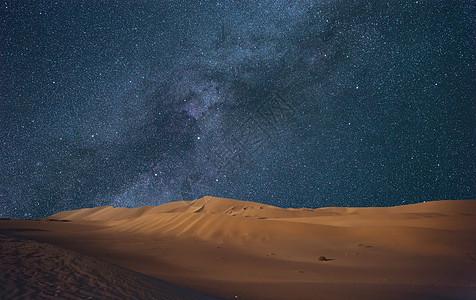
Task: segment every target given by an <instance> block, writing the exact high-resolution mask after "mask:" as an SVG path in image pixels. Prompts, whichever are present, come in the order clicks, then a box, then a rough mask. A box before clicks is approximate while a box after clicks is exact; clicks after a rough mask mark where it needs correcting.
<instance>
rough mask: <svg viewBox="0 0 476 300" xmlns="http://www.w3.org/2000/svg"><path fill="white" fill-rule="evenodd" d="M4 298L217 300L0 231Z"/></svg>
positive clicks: (1, 293) (0, 277)
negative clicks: (3, 234)
mask: <svg viewBox="0 0 476 300" xmlns="http://www.w3.org/2000/svg"><path fill="white" fill-rule="evenodd" d="M0 253H1V255H0V270H1V272H0V286H1V288H0V299H190V300H193V299H215V298H211V297H206V296H203V295H200V294H198V293H195V292H192V291H188V290H186V289H184V288H181V287H178V286H174V285H172V284H170V283H167V282H165V281H162V280H160V279H157V278H154V277H150V276H145V275H143V274H140V273H137V272H134V271H131V270H128V269H125V268H123V267H120V266H116V265H112V264H110V263H106V262H103V261H99V260H96V259H93V258H90V257H87V256H85V255H82V254H79V253H76V252H73V251H69V250H66V249H63V248H60V247H57V246H53V245H50V244H45V243H38V242H35V241H31V240H25V239H19V238H14V237H8V236H2V235H0Z"/></svg>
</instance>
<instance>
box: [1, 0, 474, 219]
mask: <svg viewBox="0 0 476 300" xmlns="http://www.w3.org/2000/svg"><path fill="white" fill-rule="evenodd" d="M475 7H476V6H475V2H474V1H382V0H379V1H310V0H302V1H251V0H250V1H247V0H241V1H2V4H1V8H0V20H1V28H0V34H1V38H0V40H1V41H0V47H1V48H0V54H1V57H0V59H1V60H0V72H1V73H0V76H1V77H0V84H1V87H0V145H1V147H0V217H30V218H38V217H44V216H47V215H50V214H53V213H55V212H57V211H61V210H69V209H76V208H82V207H91V206H99V205H114V206H129V207H135V206H141V205H158V204H162V203H165V202H169V201H176V200H191V199H196V198H199V197H202V196H204V195H212V196H221V197H229V198H235V199H241V200H251V201H257V202H262V203H267V204H273V205H278V206H282V207H302V206H306V207H313V208H314V207H322V206H390V205H399V204H407V203H415V202H423V201H431V200H440V199H468V198H475V180H474V178H475V170H476V168H475V159H474V158H475V131H474V124H475V119H474V116H475V106H474V99H475V95H476V91H475V87H476V84H475V78H476V76H475V72H474V71H475V70H474V66H475V65H476V64H475V57H474V56H475V52H474V49H476V48H475V38H474V37H475V33H476V30H475V28H476V26H475V25H476V24H475V21H474V20H475V19H476V10H475Z"/></svg>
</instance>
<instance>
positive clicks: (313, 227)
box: [0, 197, 476, 299]
mask: <svg viewBox="0 0 476 300" xmlns="http://www.w3.org/2000/svg"><path fill="white" fill-rule="evenodd" d="M59 220H63V221H62V222H60V221H59ZM66 220H67V221H66ZM2 228H3V229H2ZM0 229H1V230H2V232H3V233H4V234H8V235H14V236H21V237H25V238H29V239H34V240H37V241H42V242H48V243H51V244H55V245H58V246H61V247H64V248H68V249H71V250H74V251H77V252H79V253H82V254H85V255H89V256H91V257H94V259H97V260H100V261H104V262H108V263H114V264H117V265H120V266H123V267H126V268H128V269H131V270H134V271H137V272H140V273H143V274H146V275H149V276H153V277H156V278H160V279H162V280H165V281H168V282H171V283H174V284H176V285H179V286H183V287H186V288H189V289H193V290H196V291H199V292H202V293H206V294H211V295H216V296H220V297H225V298H229V299H236V298H238V299H413V298H418V299H472V298H473V297H474V296H475V295H476V239H475V238H474V236H476V201H474V200H467V201H435V202H427V203H420V204H413V205H406V206H397V207H386V208H375V207H374V208H338V207H335V208H333V207H330V208H321V209H304V208H303V209H284V208H278V207H274V206H269V205H264V204H260V203H254V202H247V201H238V200H232V199H224V198H215V197H204V198H201V199H198V200H195V201H181V202H174V203H168V204H164V205H161V206H157V207H152V206H145V207H139V208H135V209H128V208H114V207H110V206H108V207H97V208H91V209H81V210H75V211H65V212H60V213H58V214H55V215H53V216H51V217H49V218H47V219H43V220H40V221H28V220H10V221H2V222H0ZM33 229H34V230H33ZM321 256H325V257H326V259H325V260H323V259H321ZM148 278H150V277H148Z"/></svg>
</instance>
